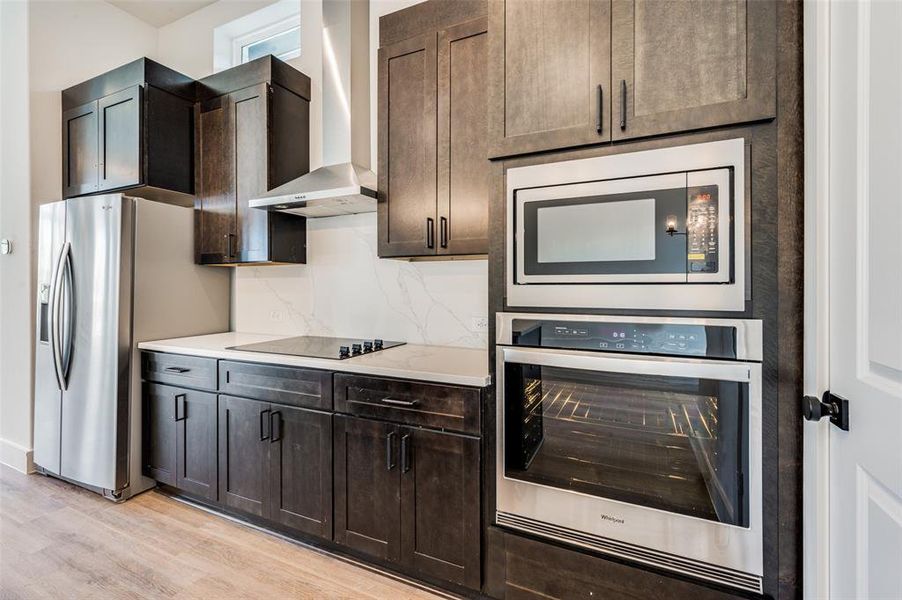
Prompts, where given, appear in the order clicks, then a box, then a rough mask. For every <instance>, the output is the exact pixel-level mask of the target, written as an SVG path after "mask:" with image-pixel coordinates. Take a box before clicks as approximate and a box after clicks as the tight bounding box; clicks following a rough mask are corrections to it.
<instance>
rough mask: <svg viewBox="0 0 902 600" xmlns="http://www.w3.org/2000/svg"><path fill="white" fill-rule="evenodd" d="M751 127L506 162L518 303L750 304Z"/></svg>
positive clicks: (511, 268) (510, 277)
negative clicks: (700, 140)
mask: <svg viewBox="0 0 902 600" xmlns="http://www.w3.org/2000/svg"><path fill="white" fill-rule="evenodd" d="M744 163H745V145H744V142H743V140H742V139H734V140H727V141H720V142H709V143H704V144H694V145H688V146H678V147H672V148H662V149H657V150H646V151H641V152H630V153H623V154H617V155H612V156H603V157H598V158H589V159H582V160H571V161H564V162H557V163H547V164H541V165H531V166H526V167H518V168H513V169H509V170H508V171H507V216H508V223H507V232H508V238H507V243H508V247H507V295H508V297H507V302H508V305H510V306H544V307H565V308H567V309H573V308H630V309H682V310H701V309H708V310H743V308H744V301H745V294H744V288H745V266H746V265H745V241H744V240H745V232H744V222H745V219H744V206H745V198H744V187H745V170H744Z"/></svg>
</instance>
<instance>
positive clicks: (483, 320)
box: [470, 317, 489, 333]
mask: <svg viewBox="0 0 902 600" xmlns="http://www.w3.org/2000/svg"><path fill="white" fill-rule="evenodd" d="M470 329H472V330H473V331H476V332H479V333H485V332H486V331H488V330H489V318H488V317H473V318H472V319H471V320H470Z"/></svg>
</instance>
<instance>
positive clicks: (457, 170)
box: [437, 17, 491, 254]
mask: <svg viewBox="0 0 902 600" xmlns="http://www.w3.org/2000/svg"><path fill="white" fill-rule="evenodd" d="M487 45H488V19H487V18H485V17H483V18H481V19H476V20H473V21H468V22H466V23H462V24H460V25H456V26H454V27H450V28H448V29H446V30H444V31H440V32H439V35H438V84H437V85H438V100H437V101H438V163H437V170H438V220H439V224H438V227H439V233H438V253H439V254H486V253H488V251H489V249H488V221H489V181H490V179H489V169H490V167H491V163H489V160H488V156H489V151H488V125H487V114H486V103H487V101H488V92H487V89H486V83H487V81H488V76H487V75H488V74H487V70H486V69H487V67H486V56H487Z"/></svg>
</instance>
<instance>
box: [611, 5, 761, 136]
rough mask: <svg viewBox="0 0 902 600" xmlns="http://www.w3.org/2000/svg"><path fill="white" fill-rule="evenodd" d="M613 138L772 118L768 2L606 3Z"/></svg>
mask: <svg viewBox="0 0 902 600" xmlns="http://www.w3.org/2000/svg"><path fill="white" fill-rule="evenodd" d="M612 14H613V16H612V19H613V44H612V56H611V64H612V69H613V83H614V87H615V90H614V91H615V94H614V119H615V126H614V128H613V130H614V139H615V140H617V139H626V138H634V137H641V136H648V135H655V134H663V133H674V132H678V131H686V130H690V129H699V128H703V127H715V126H718V125H729V124H732V123H742V122H746V121H754V120H758V119H765V118H770V117H773V116H774V115H775V114H776V113H775V111H776V105H775V103H776V87H775V86H776V78H775V76H774V73H775V71H776V62H775V51H776V3H775V2H754V1H751V2H750V1H748V0H723V1H722V2H699V1H697V0H673V1H671V2H658V1H656V0H613V8H612Z"/></svg>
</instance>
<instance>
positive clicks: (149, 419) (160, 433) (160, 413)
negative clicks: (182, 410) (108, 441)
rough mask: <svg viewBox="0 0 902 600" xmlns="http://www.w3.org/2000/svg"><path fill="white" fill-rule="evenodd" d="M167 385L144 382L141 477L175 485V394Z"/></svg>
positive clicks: (174, 389) (173, 389)
mask: <svg viewBox="0 0 902 600" xmlns="http://www.w3.org/2000/svg"><path fill="white" fill-rule="evenodd" d="M177 389H178V388H173V387H170V386H168V385H158V384H154V383H145V384H144V389H143V393H142V397H143V400H144V434H143V444H144V453H143V457H144V474H145V475H147V476H148V477H150V478H152V479H156V480H157V481H159V482H160V483H165V484H166V485H172V486H174V485H175V462H176V459H175V453H176V443H175V391H176V390H177Z"/></svg>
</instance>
